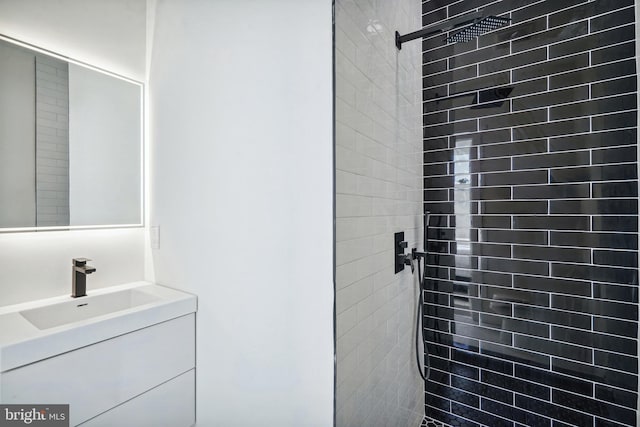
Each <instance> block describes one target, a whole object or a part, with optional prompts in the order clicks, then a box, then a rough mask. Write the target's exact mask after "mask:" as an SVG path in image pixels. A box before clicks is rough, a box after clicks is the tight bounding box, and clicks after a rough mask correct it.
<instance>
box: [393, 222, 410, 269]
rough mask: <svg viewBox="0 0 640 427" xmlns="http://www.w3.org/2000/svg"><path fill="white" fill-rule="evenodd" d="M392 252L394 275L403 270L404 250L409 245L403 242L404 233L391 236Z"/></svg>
mask: <svg viewBox="0 0 640 427" xmlns="http://www.w3.org/2000/svg"><path fill="white" fill-rule="evenodd" d="M393 241H394V245H393V247H394V251H393V260H394V264H395V272H396V274H397V273H399V272H401V271H402V270H404V266H405V258H406V255H405V253H404V250H405V249H406V248H408V247H409V244H408V243H407V242H406V241H405V240H404V231H400V232H398V233H395V234H394V235H393Z"/></svg>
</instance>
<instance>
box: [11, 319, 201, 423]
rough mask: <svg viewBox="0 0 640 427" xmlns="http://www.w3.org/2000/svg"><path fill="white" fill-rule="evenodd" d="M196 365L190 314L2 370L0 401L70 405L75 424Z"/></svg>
mask: <svg viewBox="0 0 640 427" xmlns="http://www.w3.org/2000/svg"><path fill="white" fill-rule="evenodd" d="M194 367H195V314H190V315H186V316H182V317H179V318H176V319H173V320H169V321H166V322H162V323H159V324H156V325H153V326H150V327H148V328H144V329H141V330H137V331H134V332H131V333H128V334H125V335H121V336H118V337H115V338H112V339H108V340H105V341H102V342H99V343H96V344H93V345H90V346H87V347H83V348H79V349H77V350H74V351H70V352H67V353H63V354H60V355H58V356H55V357H51V358H49V359H46V360H42V361H39V362H36V363H32V364H30V365H26V366H23V367H20V368H17V369H13V370H10V371H7V372H3V373H2V374H1V375H0V402H1V403H6V404H11V403H24V404H56V403H58V404H69V405H70V408H69V411H70V421H71V425H72V426H75V425H78V424H80V423H83V422H85V421H87V420H88V419H90V418H93V417H95V416H97V415H99V414H102V413H103V412H106V411H108V410H109V409H111V408H113V407H115V406H117V405H120V404H122V403H123V402H126V401H128V400H130V399H132V398H134V397H136V396H138V395H140V394H142V393H144V392H146V391H148V390H150V389H152V388H154V387H156V386H158V385H160V384H162V383H165V382H167V381H169V380H171V379H173V378H175V377H177V376H179V375H181V374H183V373H185V372H187V371H189V370H191V369H193V368H194ZM165 403H169V402H165Z"/></svg>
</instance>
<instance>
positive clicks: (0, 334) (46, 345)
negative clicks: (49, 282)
mask: <svg viewBox="0 0 640 427" xmlns="http://www.w3.org/2000/svg"><path fill="white" fill-rule="evenodd" d="M127 290H135V291H141V292H142V293H144V294H145V295H149V296H150V299H153V300H152V301H151V302H147V303H143V304H139V305H136V306H134V307H131V308H126V309H121V310H118V311H113V312H109V313H106V314H101V315H96V316H94V317H90V318H87V319H82V320H77V321H71V322H67V323H64V324H60V325H59V326H53V327H48V328H46V329H39V328H38V327H36V326H35V325H34V324H32V323H31V322H30V321H29V320H27V319H26V318H25V316H23V315H22V314H21V312H25V311H27V310H32V309H38V308H40V307H47V306H49V307H50V306H54V305H56V304H60V303H63V304H64V303H71V304H73V303H77V304H83V303H84V302H95V304H99V303H98V302H97V301H99V300H98V299H99V298H101V297H105V296H107V297H108V296H109V294H113V293H117V292H120V291H127ZM196 310H197V298H196V296H195V295H192V294H188V293H186V292H182V291H178V290H175V289H172V288H167V287H164V286H160V285H156V284H153V283H149V282H134V283H128V284H125V285H120V286H111V287H107V288H101V289H97V290H93V291H88V292H87V296H86V297H80V298H72V297H71V296H60V297H54V298H47V299H43V300H37V301H30V302H26V303H22V304H15V305H10V306H5V307H0V373H2V372H5V371H8V370H10V369H15V368H18V367H20V366H23V365H26V364H29V363H33V362H37V361H38V360H42V359H46V358H48V357H52V356H55V355H58V354H61V353H64V352H67V351H71V350H74V349H77V348H80V347H84V346H87V345H91V344H95V343H97V342H100V341H104V340H106V339H109V338H113V337H116V336H118V335H122V334H126V333H129V332H133V331H135V330H138V329H142V328H145V327H148V326H151V325H154V324H157V323H160V322H164V321H167V320H170V319H174V318H176V317H180V316H184V315H186V314H189V313H194V312H195V311H196Z"/></svg>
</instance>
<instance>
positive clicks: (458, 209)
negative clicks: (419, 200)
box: [452, 138, 478, 348]
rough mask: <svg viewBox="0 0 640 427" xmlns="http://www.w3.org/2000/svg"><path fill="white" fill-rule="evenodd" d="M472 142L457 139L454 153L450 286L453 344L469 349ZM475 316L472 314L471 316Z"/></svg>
mask: <svg viewBox="0 0 640 427" xmlns="http://www.w3.org/2000/svg"><path fill="white" fill-rule="evenodd" d="M471 143H472V140H471V138H457V139H456V141H455V148H454V150H453V173H454V187H453V209H454V218H455V242H456V245H455V246H456V253H455V255H454V256H455V270H454V271H455V275H454V278H453V279H454V286H453V306H454V324H453V327H452V332H453V333H454V334H453V342H454V345H456V346H457V347H462V348H468V347H469V346H470V345H473V343H471V342H469V338H471V337H475V333H474V331H473V330H472V328H473V324H474V323H476V322H477V320H478V319H477V311H475V310H474V307H473V304H474V300H473V299H471V298H469V296H470V295H472V291H473V290H475V289H474V285H472V284H471V283H470V282H471V267H472V266H471V170H470V159H471V155H470V154H471ZM474 313H475V314H474Z"/></svg>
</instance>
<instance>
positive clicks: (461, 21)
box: [396, 11, 484, 50]
mask: <svg viewBox="0 0 640 427" xmlns="http://www.w3.org/2000/svg"><path fill="white" fill-rule="evenodd" d="M483 17H484V12H482V11H479V12H474V13H468V14H466V15H462V16H459V17H457V18H453V19H449V20H447V21H445V22H441V23H440V24H435V25H430V26H428V27H425V28H423V29H421V30H418V31H414V32H413V33H409V34H405V35H403V36H401V35H400V33H399V32H397V31H396V47H397V48H398V50H400V49H402V43H404V42H408V41H411V40H415V39H417V38H420V37H429V36H432V35H434V34H438V33H442V32H444V31H448V30H451V29H453V28H456V27H459V26H462V25H466V24H473V23H474V22H476V21H479V20H480V19H482V18H483Z"/></svg>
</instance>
